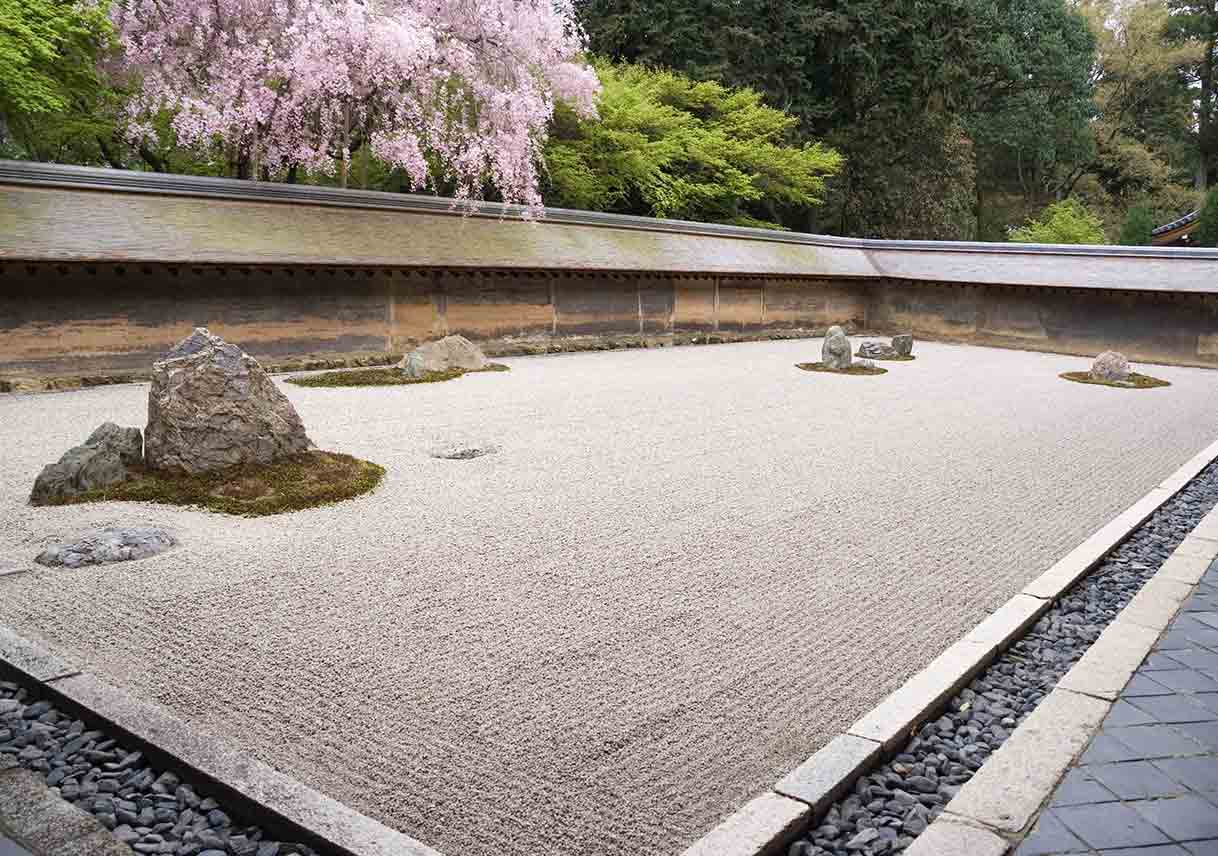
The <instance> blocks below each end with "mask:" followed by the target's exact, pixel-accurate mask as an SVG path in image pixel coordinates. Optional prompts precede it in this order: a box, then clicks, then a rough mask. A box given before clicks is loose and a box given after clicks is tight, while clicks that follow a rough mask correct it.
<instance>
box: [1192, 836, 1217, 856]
mask: <svg viewBox="0 0 1218 856" xmlns="http://www.w3.org/2000/svg"><path fill="white" fill-rule="evenodd" d="M1184 849H1185V850H1187V851H1188V852H1189V853H1190V854H1192V856H1218V838H1211V839H1209V840H1208V841H1188V842H1185V844H1184Z"/></svg>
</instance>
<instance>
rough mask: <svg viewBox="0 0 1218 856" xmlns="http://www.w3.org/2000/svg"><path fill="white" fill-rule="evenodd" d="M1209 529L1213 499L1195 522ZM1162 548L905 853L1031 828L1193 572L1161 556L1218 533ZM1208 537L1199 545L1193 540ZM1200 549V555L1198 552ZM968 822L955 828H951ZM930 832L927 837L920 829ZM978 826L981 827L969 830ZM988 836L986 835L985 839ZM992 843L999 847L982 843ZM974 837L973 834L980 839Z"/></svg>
mask: <svg viewBox="0 0 1218 856" xmlns="http://www.w3.org/2000/svg"><path fill="white" fill-rule="evenodd" d="M1203 527H1204V531H1218V508H1215V509H1214V510H1212V511H1211V512H1210V513H1209V514H1207V515H1206V516H1205V517H1204V518H1203V519H1202V520H1201V522H1200V523H1198V524H1197V527H1196V529H1195V530H1194V532H1195V531H1197V530H1202V529H1203ZM1190 539H1192V540H1191V543H1187V545H1186V544H1185V543H1181V545H1180V546H1179V547H1177V548H1176V550H1175V551H1174V552H1173V553H1172V555H1171V556H1169V557H1168V559H1167V561H1166V562H1164V563H1163V565H1162V567H1160V568H1159V570H1158V571H1157V572H1156V573H1155V575H1154V576H1153V577H1151V579H1150V580H1148V581H1147V582H1146V584H1145V585H1144V586H1143V587H1142V589H1141V591H1139V592H1138V594H1136V595H1135V596H1134V598H1133V600H1131V601H1130V602H1129V603H1128V604H1127V605H1126V606H1125V608H1124V609H1123V610H1121V612H1120V614H1118V615H1117V617H1116V620H1115V621H1113V622H1112V623H1111V624H1109V625H1108V627H1107V628H1105V629H1104V632H1103V633H1101V634H1100V637H1099V638H1098V639H1096V640H1095V642H1094V643H1093V644H1092V645H1091V647H1090V648H1088V649H1087V653H1085V654H1084V655H1083V656H1082V658H1081V659H1080V660H1079V661H1078V662H1077V663H1075V664H1074V666H1073V668H1071V669H1070V671H1069V672H1067V673H1066V674H1065V675H1064V676H1063V677H1062V679H1061V680H1060V681H1059V682H1058V684H1057V687H1056V688H1055V689H1054V690H1053V691H1052V692H1051V693H1050V694H1049V695H1048V697H1046V698H1045V700H1044V701H1042V702H1041V703H1040V704H1039V705H1038V706H1037V707H1036V709H1035V710H1034V711H1033V712H1032V714H1031V715H1030V716H1029V717H1028V718H1027V719H1026V720H1024V722H1023V723H1022V724H1020V726H1019V727H1018V728H1016V729H1015V731H1014V732H1013V733H1012V734H1011V736H1010V738H1009V739H1008V740H1007V741H1006V742H1005V743H1003V744H1002V746H1001V748H999V750H998V751H997V752H995V753H994V754H993V755H992V756H990V758H989V759H988V760H987V761H986V762H985V764H983V765H982V767H981V769H980V770H978V771H977V774H976V775H974V776H973V777H972V778H971V779H969V781H968V782H966V783H965V784H964V787H962V788H961V789H960V792H959V793H958V794H957V795H956V796H955V798H954V799H952V801H951V802H949V803H948V804H947V807H946V808H945V810H944V812H943V814H942V815H940V816H939V818H938V819H937V820H936V821H935V822H934V823H932V824H931V825H930V826H929V827H928V828H927V830H926V832H925V833H923V834H922V835H921V836H919V837H918V838H917V839H916V840H915V841H914V844H913V846H911V847H910V848H909V850H907V851H906V852H907V853H908V854H909V856H931V855H932V854H934V856H977V854H980V853H990V852H993V853H994V854H995V856H1001V854H1002V853H1005V852H1006V851H1007V849H1008V848H1013V847H1014V846H1015V845H1017V844H1018V842H1019V841H1020V840H1022V838H1023V836H1024V835H1026V834H1027V832H1028V831H1029V830H1030V829H1031V827H1032V826H1033V824H1034V823H1035V822H1036V818H1037V817H1038V815H1039V813H1040V808H1041V806H1042V805H1043V804H1044V802H1045V800H1047V799H1048V798H1049V797H1050V796H1051V795H1052V793H1053V790H1054V788H1056V787H1057V783H1058V782H1059V781H1060V780H1061V778H1062V776H1064V775H1065V773H1066V771H1067V770H1068V769H1069V767H1070V765H1071V764H1072V763H1073V762H1074V759H1075V758H1076V757H1077V756H1078V755H1079V753H1081V752H1082V751H1083V750H1084V749H1085V748H1086V747H1087V744H1088V743H1089V742H1090V740H1091V738H1092V736H1093V735H1094V734H1095V731H1096V730H1097V729H1098V728H1099V726H1100V724H1101V723H1102V722H1103V721H1104V717H1105V716H1107V715H1108V711H1109V709H1110V708H1111V707H1112V704H1113V702H1114V701H1115V700H1116V699H1117V698H1118V697H1119V695H1120V693H1121V690H1122V689H1124V687H1125V684H1126V683H1128V681H1129V679H1130V678H1131V677H1132V676H1133V674H1134V672H1135V671H1137V668H1138V666H1139V665H1141V663H1142V661H1143V660H1144V659H1145V658H1146V655H1147V654H1149V653H1150V652H1151V650H1152V649H1153V648H1154V646H1155V643H1156V642H1157V641H1158V640H1159V637H1160V636H1161V635H1162V634H1163V632H1164V631H1165V630H1166V629H1167V628H1168V626H1169V625H1170V624H1171V622H1172V620H1173V619H1174V618H1175V617H1176V613H1177V611H1178V610H1179V608H1180V605H1181V604H1182V603H1183V602H1184V600H1185V599H1186V598H1187V597H1188V595H1189V594H1190V593H1191V592H1192V591H1193V588H1194V586H1195V584H1196V582H1197V580H1194V581H1193V582H1192V583H1182V582H1180V581H1178V579H1177V578H1176V577H1175V576H1173V571H1172V569H1171V567H1170V566H1172V565H1173V563H1176V566H1177V567H1179V562H1180V560H1188V562H1189V563H1192V562H1198V561H1201V562H1204V563H1205V565H1206V567H1208V566H1209V564H1210V563H1211V562H1213V561H1214V560H1215V559H1218V541H1205V540H1203V539H1200V538H1194V537H1193V536H1192V535H1190V536H1188V538H1186V539H1185V542H1189V541H1190ZM1199 545H1208V546H1199ZM1200 550H1206V551H1207V552H1208V558H1207V557H1206V556H1204V555H1199V551H1200ZM962 828H968V829H970V830H972V832H970V833H968V835H967V836H966V835H962V833H961V832H960V830H961V829H962ZM932 833H933V837H931V838H930V841H929V843H927V844H926V845H925V846H924V845H923V841H924V839H926V837H927V836H928V835H931V834H932ZM977 835H980V836H984V837H982V838H977ZM991 839H993V841H991ZM995 841H996V842H997V843H998V845H1001V849H993V850H990V849H986V848H988V847H996V846H997V845H995V844H994V842H995ZM979 842H981V843H979Z"/></svg>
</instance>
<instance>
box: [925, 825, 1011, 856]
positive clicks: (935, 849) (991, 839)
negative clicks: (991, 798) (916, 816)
mask: <svg viewBox="0 0 1218 856" xmlns="http://www.w3.org/2000/svg"><path fill="white" fill-rule="evenodd" d="M1006 852H1007V842H1006V840H1005V839H1002V838H999V837H998V836H997V835H995V834H994V833H992V832H986V831H985V830H983V829H977V828H976V827H974V826H965V825H964V824H962V823H952V822H951V821H949V820H947V819H946V818H940V819H939V820H936V821H935V822H934V823H932V824H931V825H930V826H929V827H927V829H926V831H925V832H923V833H922V834H921V835H919V836H918V837H917V838H915V839H914V843H913V844H912V845H910V847H909V849H908V850H906V851H905V854H906V856H1003V854H1004V853H1006Z"/></svg>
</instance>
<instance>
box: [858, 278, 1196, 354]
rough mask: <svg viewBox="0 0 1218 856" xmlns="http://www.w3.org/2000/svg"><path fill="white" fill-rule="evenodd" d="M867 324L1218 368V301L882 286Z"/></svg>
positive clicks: (873, 293)
mask: <svg viewBox="0 0 1218 856" xmlns="http://www.w3.org/2000/svg"><path fill="white" fill-rule="evenodd" d="M867 321H868V324H869V325H870V326H872V327H874V328H876V329H879V330H912V331H914V333H915V334H916V335H919V336H922V337H925V338H930V339H939V340H943V341H955V342H971V343H975V344H984V345H996V346H1000V347H1013V348H1026V349H1028V350H1036V351H1052V352H1056V353H1064V354H1080V355H1084V356H1092V355H1095V354H1097V353H1099V352H1100V351H1104V350H1107V349H1115V350H1119V351H1121V352H1122V353H1124V354H1125V355H1126V356H1128V357H1129V358H1130V359H1133V360H1137V361H1142V362H1157V363H1169V364H1181V365H1196V366H1210V367H1218V335H1216V334H1218V296H1216V295H1212V294H1179V293H1176V294H1172V293H1161V292H1137V291H1100V290H1088V289H1063V288H1037V287H998V286H978V285H957V284H954V283H925V282H918V283H910V282H900V281H892V280H888V281H884V282H880V283H876V284H874V285H872V286H871V287H870V289H869V301H868V306H867Z"/></svg>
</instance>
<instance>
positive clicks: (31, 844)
mask: <svg viewBox="0 0 1218 856" xmlns="http://www.w3.org/2000/svg"><path fill="white" fill-rule="evenodd" d="M6 759H7V761H6ZM3 836H7V837H9V838H10V839H12V840H14V841H16V842H17V843H18V844H19V845H21V846H22V847H23V848H25V850H27V851H29V852H30V853H32V854H34V856H70V854H81V856H135V854H134V853H133V852H132V850H131V848H130V847H128V846H127V845H126V844H123V843H122V842H120V841H119V840H118V839H117V838H115V837H114V836H113V835H111V834H110V831H109V830H108V829H106V828H105V827H104V826H102V825H101V822H100V821H98V820H97V818H95V817H94V816H93V815H91V814H87V813H85V812H84V811H81V810H80V809H79V808H77V807H76V806H74V805H72V804H71V803H69V802H68V801H67V800H64V799H63V798H62V797H60V796H59V794H58V793H56V792H53V791H52V790H51V789H50V788H48V787H47V785H46V780H44V779H43V777H42V776H41V775H40V774H38V773H34V772H31V771H30V770H24V769H22V768H21V767H19V766H18V765H17V764H16V763H15V762H13V761H12V760H11V759H9V758H8V756H7V755H5V756H0V837H3Z"/></svg>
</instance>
